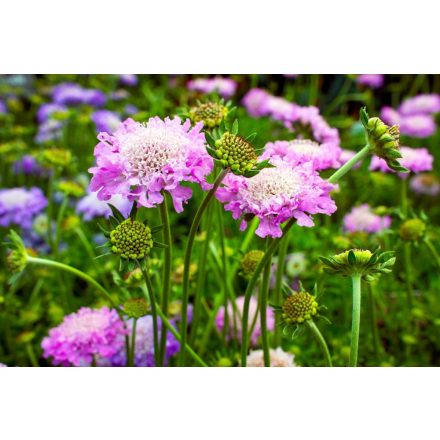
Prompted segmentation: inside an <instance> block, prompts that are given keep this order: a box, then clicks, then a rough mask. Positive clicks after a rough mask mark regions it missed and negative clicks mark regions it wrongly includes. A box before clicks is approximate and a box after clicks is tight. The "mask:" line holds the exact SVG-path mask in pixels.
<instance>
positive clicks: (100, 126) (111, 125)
mask: <svg viewBox="0 0 440 440" xmlns="http://www.w3.org/2000/svg"><path fill="white" fill-rule="evenodd" d="M91 118H92V121H93V122H94V124H95V125H96V130H97V131H98V132H101V131H107V132H109V133H113V132H114V131H116V130H117V128H118V127H119V125H120V124H121V118H120V117H119V115H118V114H117V113H115V112H112V111H110V110H96V111H95V112H93V113H92V116H91Z"/></svg>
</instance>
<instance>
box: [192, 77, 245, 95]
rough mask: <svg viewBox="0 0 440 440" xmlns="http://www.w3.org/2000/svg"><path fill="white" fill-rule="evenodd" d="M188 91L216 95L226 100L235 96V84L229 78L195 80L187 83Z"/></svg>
mask: <svg viewBox="0 0 440 440" xmlns="http://www.w3.org/2000/svg"><path fill="white" fill-rule="evenodd" d="M187 87H188V89H189V90H194V91H196V92H201V93H207V94H208V93H214V92H216V93H218V94H219V95H220V96H221V97H223V98H225V99H228V98H230V97H231V96H232V95H234V94H235V92H236V90H237V83H236V82H235V81H234V80H232V79H230V78H222V77H216V78H196V79H192V80H190V81H188V83H187Z"/></svg>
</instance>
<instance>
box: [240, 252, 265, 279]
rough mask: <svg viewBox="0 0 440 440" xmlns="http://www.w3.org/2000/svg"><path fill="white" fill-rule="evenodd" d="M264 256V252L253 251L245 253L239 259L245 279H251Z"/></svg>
mask: <svg viewBox="0 0 440 440" xmlns="http://www.w3.org/2000/svg"><path fill="white" fill-rule="evenodd" d="M263 256H264V252H263V251H260V250H257V249H254V250H252V251H249V252H247V253H246V254H245V255H244V256H243V258H242V259H241V271H242V273H243V275H244V277H245V278H248V277H251V276H252V274H253V273H254V272H255V269H256V268H257V266H258V263H259V262H260V261H261V259H262V258H263Z"/></svg>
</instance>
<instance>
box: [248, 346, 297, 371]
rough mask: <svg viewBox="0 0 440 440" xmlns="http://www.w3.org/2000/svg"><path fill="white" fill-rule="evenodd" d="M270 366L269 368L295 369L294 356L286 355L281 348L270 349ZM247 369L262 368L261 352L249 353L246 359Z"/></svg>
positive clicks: (262, 357) (262, 355)
mask: <svg viewBox="0 0 440 440" xmlns="http://www.w3.org/2000/svg"><path fill="white" fill-rule="evenodd" d="M269 356H270V366H271V367H296V365H295V361H294V358H295V355H293V354H291V353H286V352H285V351H284V350H283V349H282V348H281V347H278V348H277V349H273V348H272V349H270V351H269ZM246 366H247V367H264V353H263V350H254V351H251V352H250V353H249V355H248V357H247V359H246Z"/></svg>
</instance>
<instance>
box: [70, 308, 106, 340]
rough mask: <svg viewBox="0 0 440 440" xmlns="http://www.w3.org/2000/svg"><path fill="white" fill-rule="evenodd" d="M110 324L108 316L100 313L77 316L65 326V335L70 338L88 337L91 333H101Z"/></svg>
mask: <svg viewBox="0 0 440 440" xmlns="http://www.w3.org/2000/svg"><path fill="white" fill-rule="evenodd" d="M108 322H109V321H108V317H107V316H104V315H101V314H98V313H93V314H86V315H81V316H76V317H75V318H74V319H72V320H71V321H67V322H66V323H65V324H64V334H65V335H66V336H68V337H69V336H76V335H78V334H84V335H87V334H89V333H91V332H99V331H100V330H103V329H105V328H106V327H107V325H108Z"/></svg>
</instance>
